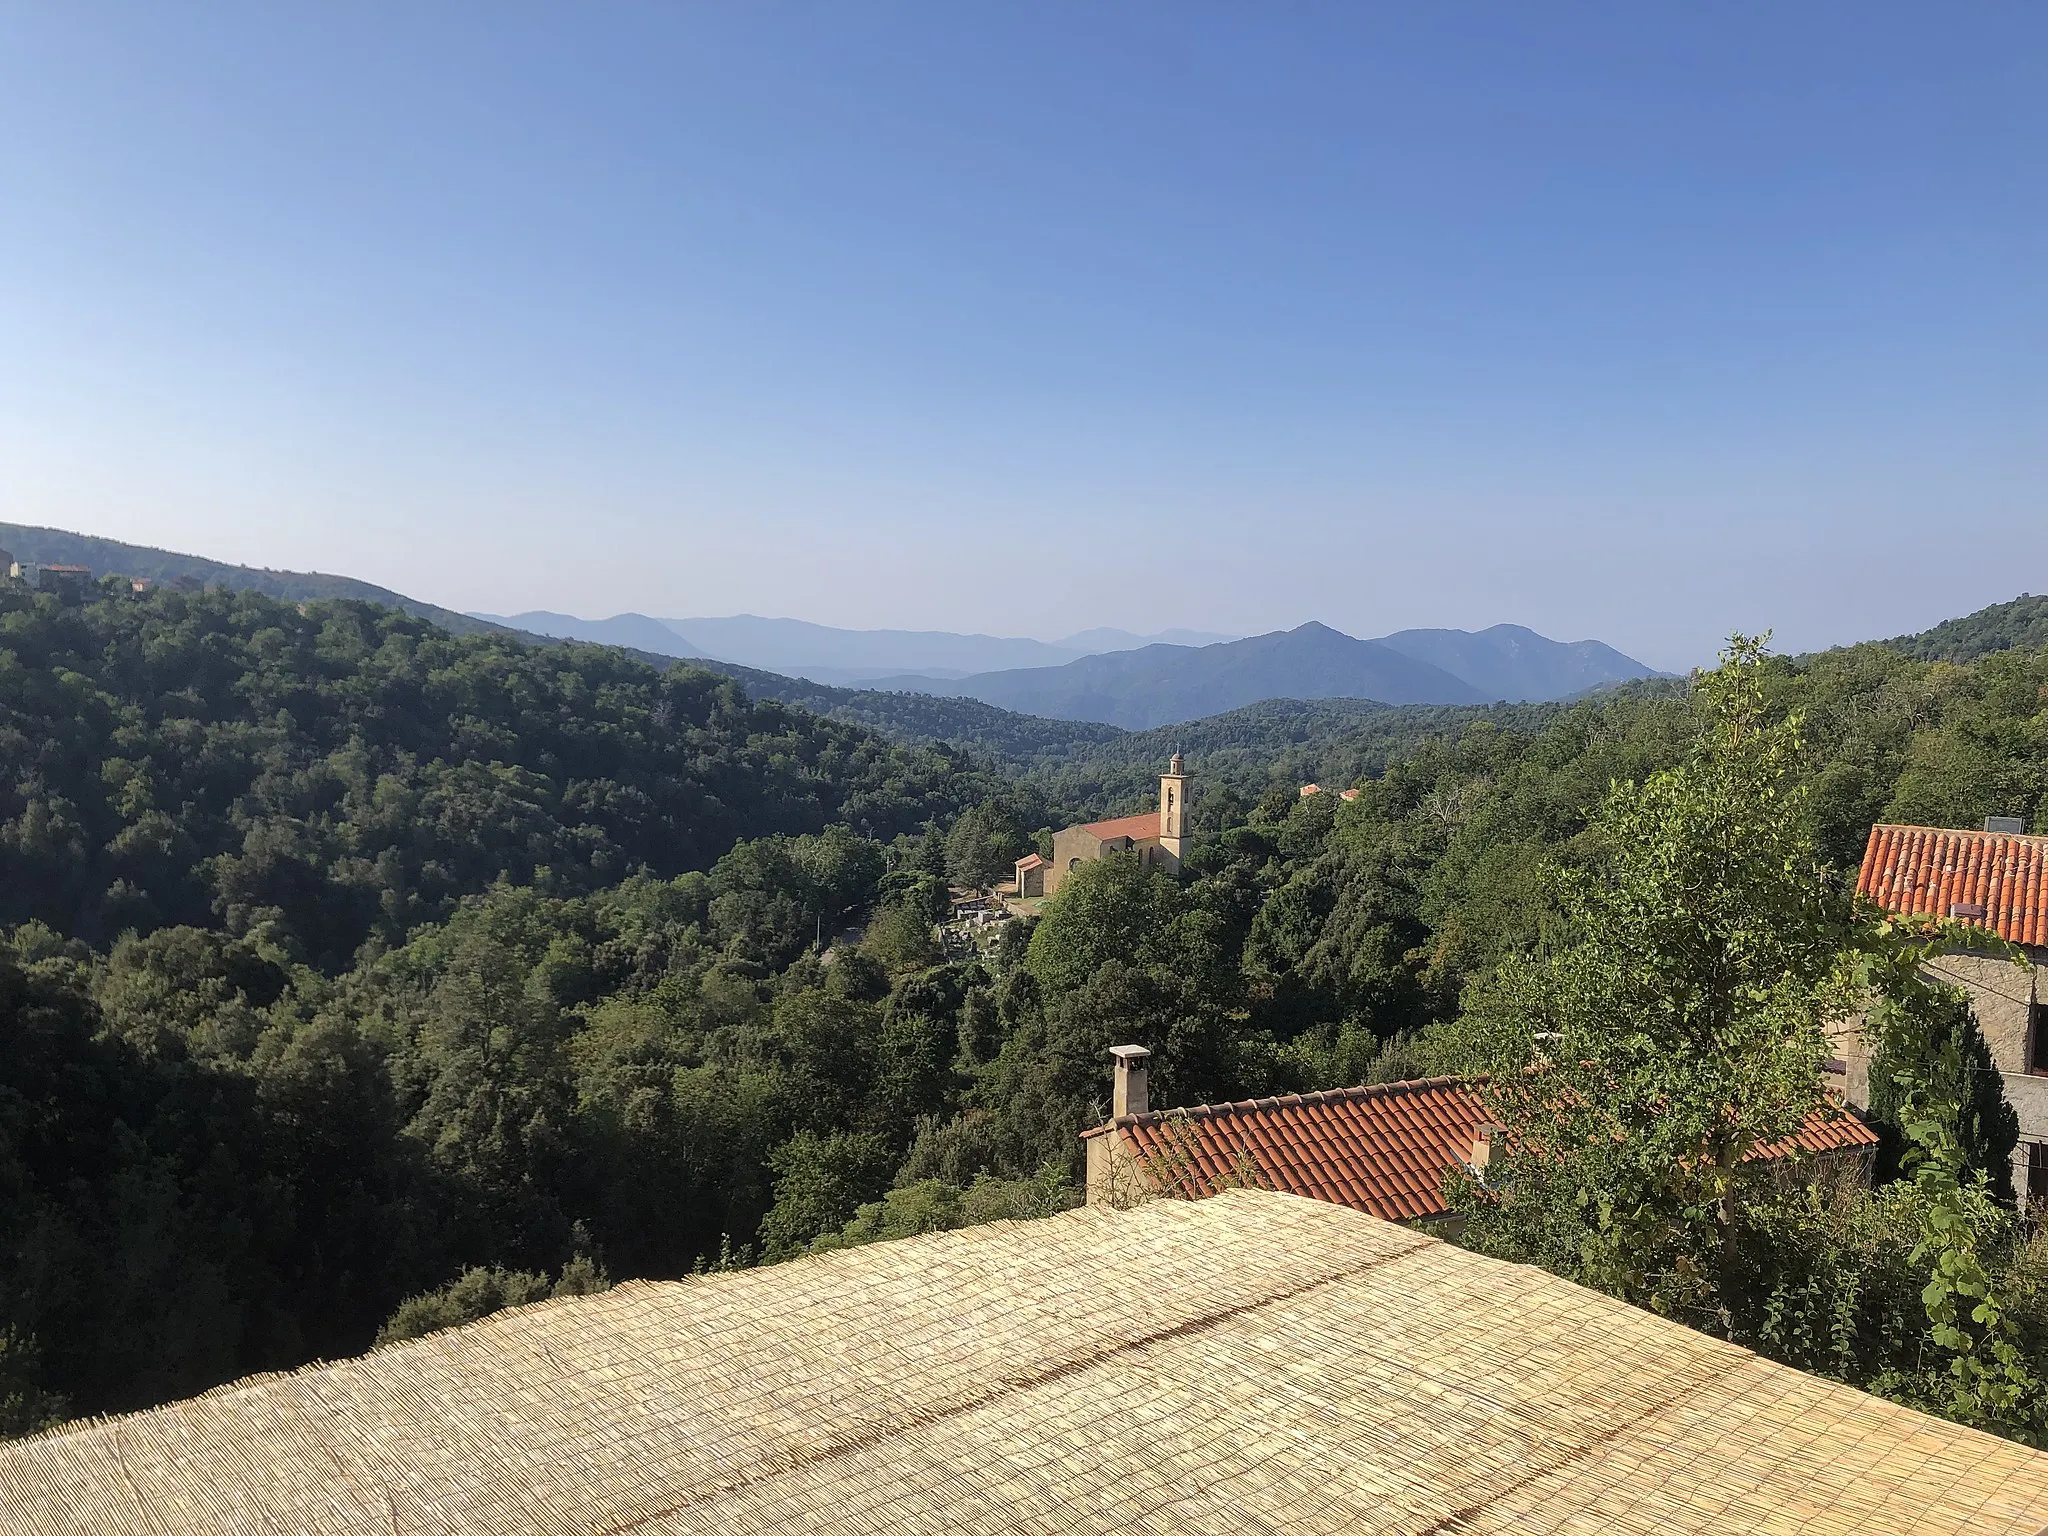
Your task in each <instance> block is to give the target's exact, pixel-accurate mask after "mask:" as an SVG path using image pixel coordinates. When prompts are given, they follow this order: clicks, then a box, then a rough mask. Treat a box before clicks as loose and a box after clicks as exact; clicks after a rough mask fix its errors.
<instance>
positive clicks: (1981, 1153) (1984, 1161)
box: [1870, 989, 2020, 1207]
mask: <svg viewBox="0 0 2048 1536" xmlns="http://www.w3.org/2000/svg"><path fill="white" fill-rule="evenodd" d="M1924 1006H1925V1007H1926V1009H1927V1012H1928V1018H1927V1020H1926V1024H1925V1028H1924V1032H1922V1031H1915V1036H1916V1037H1917V1038H1913V1039H1911V1040H1910V1042H1909V1041H1907V1040H1904V1039H1900V1038H1897V1037H1895V1036H1891V1035H1889V1034H1888V1036H1887V1037H1885V1038H1881V1039H1880V1041H1879V1049H1878V1050H1877V1052H1876V1053H1875V1054H1874V1055H1873V1057H1872V1059H1871V1063H1870V1118H1871V1121H1872V1122H1873V1123H1874V1124H1875V1125H1876V1126H1877V1127H1878V1130H1879V1133H1880V1135H1882V1136H1883V1137H1884V1146H1883V1148H1882V1149H1881V1152H1880V1157H1881V1166H1880V1168H1879V1170H1878V1172H1879V1176H1880V1177H1881V1178H1889V1177H1891V1176H1894V1175H1896V1174H1897V1173H1898V1172H1899V1171H1900V1169H1901V1166H1902V1159H1903V1156H1904V1154H1905V1152H1906V1151H1907V1149H1908V1148H1909V1147H1911V1146H1912V1145H1913V1143H1912V1142H1911V1141H1910V1140H1909V1139H1908V1137H1907V1136H1906V1132H1905V1116H1906V1113H1907V1111H1908V1100H1909V1098H1911V1097H1912V1096H1913V1095H1915V1094H1919V1095H1923V1096H1931V1097H1932V1099H1933V1100H1934V1101H1936V1102H1939V1103H1942V1104H1944V1105H1952V1106H1953V1110H1952V1111H1951V1112H1950V1113H1951V1116H1952V1119H1953V1124H1954V1130H1955V1138H1956V1149H1957V1151H1958V1153H1959V1154H1960V1155H1961V1157H1962V1160H1963V1161H1962V1166H1963V1169H1964V1172H1965V1174H1966V1175H1967V1176H1968V1177H1971V1178H1976V1177H1979V1176H1981V1177H1982V1178H1983V1179H1984V1181H1985V1188H1986V1190H1987V1191H1988V1192H1989V1193H1990V1195H1991V1198H1992V1199H1993V1200H1996V1201H1997V1202H1998V1203H1999V1204H2000V1205H2004V1206H2008V1207H2010V1206H2011V1205H2012V1204H2013V1203H2014V1200H2015V1198H2016V1196H2015V1193H2014V1190H2013V1184H2012V1154H2013V1149H2014V1148H2015V1147H2017V1146H2018V1145H2019V1139H2020V1121H2019V1116H2018V1114H2016V1113H2015V1112H2014V1110H2013V1107H2012V1106H2011V1105H2010V1104H2008V1103H2007V1102H2006V1098H2005V1085H2004V1082H2003V1080H2002V1079H2001V1077H2000V1075H1999V1071H1998V1065H1997V1063H1996V1062H1994V1061H1993V1060H1992V1058H1991V1047H1990V1046H1989V1045H1987V1044H1985V1041H1984V1036H1983V1035H1982V1033H1980V1032H1979V1030H1978V1028H1977V1019H1976V1015H1975V1014H1974V1013H1972V1012H1971V1009H1970V1000H1969V998H1968V996H1967V995H1966V994H1964V993H1962V992H1961V991H1960V990H1958V989H1944V990H1937V991H1934V992H1932V993H1930V994H1928V995H1927V997H1926V1001H1925V1005H1924ZM1901 1047H1907V1048H1911V1049H1916V1050H1917V1051H1918V1057H1917V1059H1914V1060H1907V1061H1899V1060H1895V1059H1894V1057H1893V1055H1892V1054H1891V1053H1892V1052H1893V1051H1896V1050H1898V1049H1900V1048H1901ZM1936 1071H1939V1072H1940V1074H1941V1078H1940V1080H1939V1081H1933V1080H1924V1081H1923V1079H1926V1078H1927V1074H1930V1073H1933V1072H1936Z"/></svg>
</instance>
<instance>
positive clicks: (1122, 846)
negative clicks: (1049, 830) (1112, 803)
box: [1017, 752, 1188, 896]
mask: <svg viewBox="0 0 2048 1536" xmlns="http://www.w3.org/2000/svg"><path fill="white" fill-rule="evenodd" d="M1187 816H1188V773H1187V765H1186V764H1185V763H1183V762H1182V760H1181V755H1180V754H1179V753H1178V752H1176V753H1174V754H1173V760H1172V761H1171V762H1169V763H1168V764H1167V766H1166V772H1164V773H1162V774H1161V775H1160V776H1159V808H1158V809H1157V810H1156V811H1142V812H1140V813H1139V814H1138V815H1136V816H1119V817H1117V818H1116V819H1114V820H1112V821H1090V822H1085V823H1083V824H1082V825H1080V826H1075V827H1068V828H1066V829H1065V830H1063V831H1060V832H1056V833H1054V834H1053V840H1052V864H1051V866H1050V867H1049V868H1047V869H1046V870H1044V871H1043V879H1044V882H1045V894H1046V895H1047V896H1051V895H1054V894H1055V893H1056V892H1058V890H1059V888H1060V886H1061V884H1062V883H1063V882H1064V881H1065V880H1066V878H1067V876H1068V875H1070V874H1072V873H1073V872H1074V871H1075V870H1077V869H1079V868H1080V867H1081V866H1082V865H1083V864H1088V863H1092V862H1093V861H1094V860H1096V859H1099V858H1101V857H1102V856H1103V855H1104V854H1108V853H1134V854H1136V855H1137V859H1138V862H1139V863H1140V864H1144V865H1147V866H1150V867H1152V868H1155V869H1163V870H1165V871H1167V872H1168V873H1169V874H1172V873H1176V872H1178V871H1179V869H1180V861H1181V858H1182V857H1183V855H1184V854H1185V853H1186V850H1187V841H1188V839H1187ZM1024 873H1025V872H1024V868H1023V865H1022V864H1019V865H1018V869H1017V876H1018V887H1017V894H1018V895H1020V896H1022V895H1027V894H1029V893H1028V892H1026V891H1025V890H1024V887H1023V880H1024Z"/></svg>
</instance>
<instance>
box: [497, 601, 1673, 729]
mask: <svg viewBox="0 0 2048 1536" xmlns="http://www.w3.org/2000/svg"><path fill="white" fill-rule="evenodd" d="M473 617H475V618H478V619H487V620H490V621H492V622H495V623H500V624H505V625H509V626H511V627H513V628H515V629H521V630H527V631H531V632H534V633H537V634H544V635H552V636H556V637H559V638H561V639H571V640H590V641H596V642H599V643H601V644H608V645H624V646H631V647H635V648H637V649H640V650H644V651H653V652H656V653H658V654H661V655H669V656H680V657H687V658H691V659H695V660H708V661H714V662H725V663H731V664H734V665H737V666H742V667H748V668H752V669H755V670H757V671H765V672H775V673H778V674H781V675H782V676H785V677H800V678H804V679H807V680H808V681H811V682H816V683H826V684H832V685H838V686H857V687H861V688H868V689H875V690H880V691H884V692H894V693H929V694H934V695H937V696H940V697H949V698H973V699H980V700H982V701H983V702H985V703H989V704H994V705H997V706H999V707H1001V708H1004V709H1010V710H1016V711H1019V712H1021V713H1025V714H1033V715H1039V716H1043V717H1045V718H1048V719H1055V720H1094V721H1101V722H1105V723H1109V724H1114V725H1121V726H1125V727H1127V728H1130V729H1134V730H1144V729H1147V728H1150V727H1152V726H1156V725H1167V724H1172V723H1173V722H1175V721H1180V720H1192V719H1199V718H1201V717H1202V716H1205V715H1212V714H1218V713H1220V712H1222V711H1224V710H1229V709H1236V708H1238V707H1239V706H1241V705H1244V704H1249V703H1254V702H1256V701H1257V700H1259V699H1267V698H1293V699H1326V698H1357V699H1377V700H1379V701H1380V702H1382V703H1387V704H1477V703H1491V702H1494V701H1496V700H1513V701H1518V702H1519V701H1527V700H1547V699H1560V698H1569V697H1571V696H1572V695H1574V694H1578V693H1583V692H1585V691H1587V690H1588V689H1592V688H1601V687H1607V686H1610V685H1612V684H1614V683H1618V682H1626V681H1627V680H1629V679H1631V678H1637V677H1650V676H1654V675H1655V674H1654V673H1653V672H1652V670H1651V669H1650V668H1649V667H1646V666H1644V665H1643V664H1642V663H1641V662H1639V661H1636V660H1634V659H1633V658H1632V657H1629V656H1624V655H1623V654H1622V653H1621V652H1620V651H1617V650H1615V649H1614V648H1613V647H1612V646H1608V645H1603V644H1601V643H1600V642H1599V641H1597V640H1578V641H1569V642H1566V641H1557V640H1551V639H1548V638H1546V637H1545V636H1542V635H1539V634H1537V633H1536V632H1535V631H1534V630H1531V629H1525V628H1523V627H1522V626H1521V625H1519V624H1496V625H1494V626H1493V627H1492V628H1491V629H1485V630H1480V631H1479V632H1478V633H1476V634H1475V633H1471V632H1468V631H1466V630H1462V629H1405V630H1400V631H1398V632H1396V633H1394V634H1391V635H1383V636H1381V637H1379V638H1378V639H1374V640H1359V639H1355V638H1353V637H1352V636H1350V635H1346V634H1343V633H1341V632H1339V631H1337V630H1334V629H1331V628H1329V627H1328V626H1327V625H1324V624H1315V623H1311V624H1304V625H1302V626H1300V627H1299V628H1297V629H1292V630H1285V631H1275V632H1274V633H1272V634H1267V635H1254V636H1251V637H1250V638H1248V639H1244V640H1232V639H1229V638H1228V637H1226V636H1221V635H1209V634H1200V633H1190V632H1188V631H1168V632H1167V633H1164V634H1159V635H1134V634H1131V633H1130V632H1129V631H1126V630H1118V629H1095V630H1087V631H1084V632H1083V633H1081V634H1076V635H1069V636H1068V637H1067V638H1066V639H1064V640H1058V641H1044V640H1029V639H1018V638H1006V637H1001V636H995V635H961V634H953V633H949V632H946V631H939V630H903V629H875V630H853V629H835V628H832V627H830V626H827V625H823V624H810V623H806V622H804V621H802V620H800V619H764V618H759V617H756V616H754V615H751V614H739V615H735V616H733V617H731V618H722V619H655V618H649V617H648V616H647V615H645V614H638V613H622V614H616V615H614V616H613V617H611V618H608V619H580V618H577V617H575V616H574V615H571V614H562V613H549V612H545V611H535V612H530V613H517V614H476V615H473Z"/></svg>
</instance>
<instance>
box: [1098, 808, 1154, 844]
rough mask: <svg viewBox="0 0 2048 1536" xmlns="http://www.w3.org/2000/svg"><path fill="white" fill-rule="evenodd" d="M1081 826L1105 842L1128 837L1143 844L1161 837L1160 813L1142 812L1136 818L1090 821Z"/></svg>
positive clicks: (1124, 817) (1125, 817)
mask: <svg viewBox="0 0 2048 1536" xmlns="http://www.w3.org/2000/svg"><path fill="white" fill-rule="evenodd" d="M1081 826H1082V830H1083V831H1086V832H1093V833H1094V834H1095V835H1096V836H1097V837H1099V838H1101V839H1102V840H1103V841H1104V842H1107V841H1108V840H1109V839H1110V838H1112V837H1128V838H1132V839H1134V840H1135V841H1137V842H1143V841H1144V840H1145V839H1146V838H1148V837H1157V836H1158V835H1159V813H1158V812H1157V811H1142V812H1140V813H1139V814H1138V815H1136V816H1119V817H1117V818H1116V819H1115V820H1113V821H1088V822H1083V823H1082V824H1081Z"/></svg>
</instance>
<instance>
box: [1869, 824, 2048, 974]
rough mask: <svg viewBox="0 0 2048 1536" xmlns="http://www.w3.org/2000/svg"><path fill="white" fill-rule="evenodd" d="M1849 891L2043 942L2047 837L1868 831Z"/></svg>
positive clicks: (1890, 908) (2047, 935)
mask: <svg viewBox="0 0 2048 1536" xmlns="http://www.w3.org/2000/svg"><path fill="white" fill-rule="evenodd" d="M1856 889H1857V891H1858V892H1859V893H1860V894H1861V895H1864V896H1867V897H1869V898H1870V900H1872V901H1874V902H1876V903H1877V905H1879V906H1880V907H1882V908H1884V909H1885V910H1886V911H1887V912H1899V913H1905V914H1917V915H1921V916H1927V917H1949V916H1962V917H1968V918H1969V919H1970V920H1971V921H1973V922H1977V923H1981V924H1982V925H1983V926H1984V927H1986V928H1989V929H1990V930H1991V931H1992V932H1993V933H1995V934H1997V935H1998V936H1999V937H2000V938H2002V939H2007V940H2010V941H2011V942H2012V943H2015V944H2031V945H2036V946H2040V945H2048V837H2021V836H2019V835H2017V834H2014V833H2009V832H1959V831H1952V830H1949V829H1947V828H1943V827H1896V826H1876V827H1872V828H1871V829H1870V842H1869V845H1868V846H1867V847H1866V848H1865V849H1864V853H1863V869H1862V872H1861V873H1860V874H1859V875H1858V876H1857V878H1856ZM1959 906H1960V907H1965V908H1968V907H1982V908H1983V912H1982V913H1981V915H1980V914H1978V913H1976V912H1972V911H1964V912H1957V911H1956V910H1955V909H1956V908H1957V907H1959Z"/></svg>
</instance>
